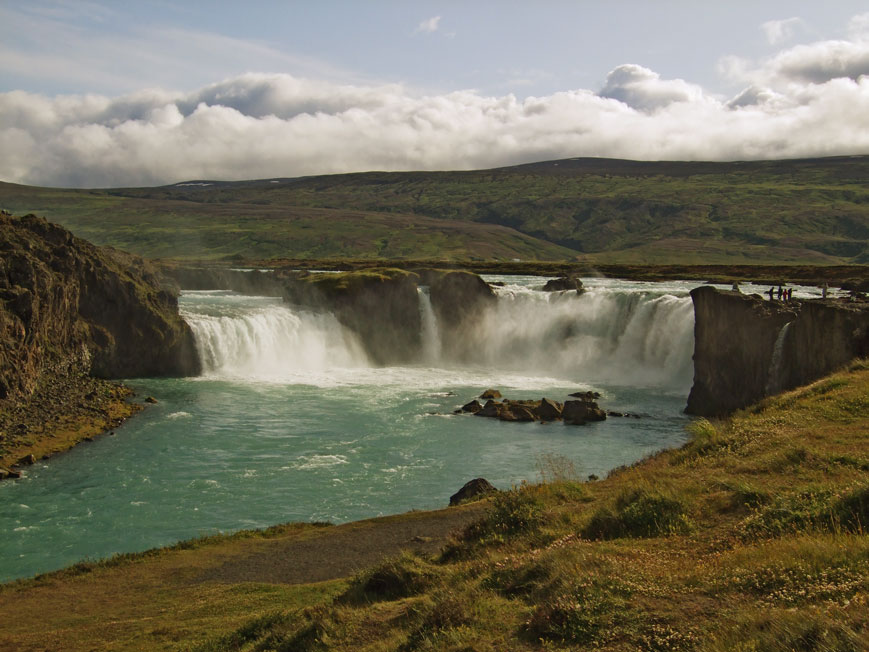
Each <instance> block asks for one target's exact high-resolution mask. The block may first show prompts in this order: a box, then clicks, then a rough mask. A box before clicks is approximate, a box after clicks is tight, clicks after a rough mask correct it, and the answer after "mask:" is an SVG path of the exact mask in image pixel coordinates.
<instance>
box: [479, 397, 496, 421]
mask: <svg viewBox="0 0 869 652" xmlns="http://www.w3.org/2000/svg"><path fill="white" fill-rule="evenodd" d="M500 408H501V404H500V403H496V402H495V401H493V400H491V399H489V400H488V401H486V404H485V405H484V406H483V408H482V409H481V410H480V411H479V412H476V413H475V414H476V416H478V417H497V416H498V413H499V412H500Z"/></svg>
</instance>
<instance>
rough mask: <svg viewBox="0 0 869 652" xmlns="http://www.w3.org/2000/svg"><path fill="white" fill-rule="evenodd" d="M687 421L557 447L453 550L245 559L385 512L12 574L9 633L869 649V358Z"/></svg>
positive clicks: (252, 644)
mask: <svg viewBox="0 0 869 652" xmlns="http://www.w3.org/2000/svg"><path fill="white" fill-rule="evenodd" d="M456 418H462V417H456ZM468 418H473V417H468ZM505 427H509V425H506V426H505ZM691 431H692V434H693V438H692V440H691V441H690V442H689V443H688V444H687V445H686V446H685V447H683V448H682V449H680V450H675V451H667V452H663V453H660V454H658V455H656V456H654V457H652V458H650V459H647V460H644V461H642V462H640V463H638V464H636V465H634V466H632V467H630V468H625V469H620V470H617V471H616V472H614V473H612V474H611V475H610V476H609V477H608V478H606V479H602V480H596V481H592V482H580V481H578V479H577V478H576V477H575V473H574V472H573V471H572V468H571V464H570V463H569V462H568V461H565V460H557V459H555V460H544V462H543V463H542V464H541V473H542V476H543V477H542V479H543V480H544V481H545V482H544V483H541V484H538V485H532V486H524V487H520V488H516V489H513V490H511V491H506V492H501V493H500V494H499V495H497V496H496V497H495V498H494V499H492V500H491V501H490V502H489V503H488V505H486V510H485V512H483V513H482V514H481V515H480V516H479V517H477V518H476V520H474V521H472V522H471V523H470V524H469V525H466V526H464V527H463V529H461V530H460V532H459V533H458V534H456V535H455V536H454V537H453V539H452V540H451V541H450V542H449V543H448V544H447V545H446V546H445V547H444V548H443V549H442V550H441V551H440V552H439V553H436V554H433V555H432V554H428V553H422V552H417V553H407V552H406V553H403V554H400V555H393V556H391V557H388V558H386V559H383V560H382V561H380V562H378V563H375V564H374V565H373V566H368V567H367V568H365V569H363V570H360V571H359V572H358V573H356V574H355V575H352V576H350V577H347V578H346V579H337V580H332V581H326V582H321V583H318V584H305V583H300V584H287V583H282V582H281V580H280V578H279V576H278V574H275V575H274V576H273V578H272V581H269V580H268V579H267V576H262V575H259V576H248V577H247V579H248V581H241V580H243V579H244V578H245V575H244V574H243V573H241V572H240V571H239V572H238V573H235V574H233V569H243V568H245V567H249V566H250V565H251V560H252V559H261V558H262V555H260V556H259V557H258V556H257V550H259V551H260V552H261V551H262V549H263V546H266V545H270V546H278V545H280V546H283V547H282V548H281V550H282V553H281V556H280V559H277V557H275V558H274V559H275V562H278V561H280V562H281V563H283V564H285V565H290V566H292V565H293V562H294V561H295V560H300V559H301V557H300V556H299V555H298V554H297V552H294V548H293V541H294V540H299V539H300V538H301V539H305V540H307V541H309V542H314V545H318V546H322V547H323V549H324V550H325V549H326V546H328V542H329V541H331V540H334V539H335V537H340V536H341V533H342V532H343V531H344V530H346V529H352V528H357V529H358V528H365V527H371V528H375V531H376V528H377V527H378V524H377V523H373V522H367V524H366V522H362V523H356V524H348V525H346V526H339V527H335V528H316V527H310V526H309V527H303V526H284V527H282V528H278V529H276V530H274V531H273V532H272V533H270V534H269V535H268V536H269V537H272V542H271V543H269V542H268V541H266V540H265V539H263V537H262V536H259V537H252V538H251V537H248V538H245V537H234V538H230V539H219V540H211V541H204V542H198V543H192V544H188V545H185V546H182V548H187V549H180V550H173V551H162V552H155V553H151V554H149V555H144V556H132V557H131V558H129V559H121V560H117V561H115V562H112V563H108V564H89V565H87V564H86V565H82V566H80V567H79V568H77V569H73V570H72V571H66V572H62V573H60V574H56V575H53V576H48V577H44V578H41V579H37V580H31V581H26V582H21V583H17V584H12V585H8V586H6V587H2V588H0V620H2V622H4V630H3V632H2V633H0V649H16V650H17V649H21V650H29V649H46V648H45V646H44V642H45V641H46V640H49V641H53V640H59V639H58V637H62V639H60V640H63V641H64V646H65V647H64V649H69V650H75V649H94V650H102V649H179V648H180V649H193V650H199V651H202V652H205V651H241V650H245V651H252V650H293V651H305V650H312V651H313V650H347V651H350V650H353V651H356V650H371V651H375V650H377V651H383V650H454V651H458V650H479V651H487V650H491V651H493V652H494V651H496V650H498V651H501V650H523V651H524V650H528V651H530V650H541V649H543V650H547V649H548V650H577V649H601V650H614V651H615V650H625V651H627V650H646V651H654V652H658V651H664V650H676V651H679V650H682V651H689V650H697V651H704V652H706V651H708V652H712V651H714V652H724V651H728V652H732V651H743V652H748V651H758V650H770V651H773V650H775V651H778V650H780V651H782V652H784V651H790V650H800V651H803V650H807V651H812V650H816V651H818V652H820V651H822V650H823V651H832V652H839V651H841V652H845V651H849V652H850V651H858V650H865V649H869V538H867V524H869V478H867V472H869V363H867V362H866V361H863V362H855V363H854V364H853V365H852V366H851V367H850V369H848V370H844V371H842V372H840V373H837V374H834V375H832V376H830V377H827V378H825V379H822V380H820V381H818V382H816V383H814V384H812V385H810V386H807V387H804V388H800V389H797V390H795V391H792V392H788V393H786V394H783V395H781V396H778V397H775V398H771V399H767V400H766V401H765V402H764V403H762V404H760V405H758V406H755V407H754V408H752V409H750V410H747V411H744V412H740V413H737V414H736V415H734V416H733V417H732V418H731V419H729V420H727V421H724V422H719V423H710V422H708V421H703V420H701V421H698V422H695V423H694V424H693V426H692V427H691ZM577 436H578V437H581V436H582V434H581V433H578V434H577ZM469 507H470V506H469ZM453 513H455V514H462V512H461V511H453V510H452V509H451V510H445V511H443V512H432V513H411V514H408V515H404V516H400V517H393V519H392V522H394V523H400V522H402V521H412V520H413V519H425V518H429V516H427V514H431V515H432V516H437V515H439V514H444V515H446V516H444V518H448V517H449V515H450V514H453ZM438 517H439V516H438ZM439 518H440V517H439ZM358 532H359V531H358V530H357V533H356V534H358ZM354 536H355V534H354ZM294 538H295V539H294ZM423 538H424V537H423ZM318 542H319V543H318ZM273 549H277V548H273ZM335 554H340V552H337V553H334V554H332V555H329V554H324V555H320V557H319V558H320V559H323V560H324V563H332V562H334V555H335ZM353 554H359V551H354V553H353ZM299 565H302V563H301V561H300V562H299ZM215 568H219V569H221V572H214V569H215ZM209 569H210V570H209ZM319 579H322V577H319ZM296 581H299V580H298V579H297V580H296ZM161 583H162V584H161ZM72 596H75V597H76V600H77V602H76V604H77V605H78V606H76V607H64V605H66V604H68V603H67V601H68V600H70V599H71V598H72ZM81 605H86V606H85V607H82V606H81ZM4 645H6V646H7V647H6V648H4V647H3V646H4ZM48 648H49V649H51V647H50V646H48Z"/></svg>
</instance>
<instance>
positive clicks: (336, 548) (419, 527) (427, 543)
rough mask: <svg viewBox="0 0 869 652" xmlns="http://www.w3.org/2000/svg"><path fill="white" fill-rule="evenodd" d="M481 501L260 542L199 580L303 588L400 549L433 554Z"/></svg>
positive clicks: (475, 515)
mask: <svg viewBox="0 0 869 652" xmlns="http://www.w3.org/2000/svg"><path fill="white" fill-rule="evenodd" d="M485 508H486V503H485V502H484V503H476V504H471V505H467V506H464V507H460V508H450V509H443V510H438V511H434V512H419V513H415V512H412V513H410V514H404V515H401V516H398V517H384V518H378V519H371V520H368V521H358V522H355V523H347V524H345V525H339V526H335V527H325V528H323V529H321V530H316V531H314V532H313V533H311V534H309V535H308V536H305V537H304V538H296V537H293V538H288V539H274V540H263V541H262V542H259V543H258V545H257V546H256V549H255V550H254V551H253V552H250V553H247V554H245V555H243V556H239V557H235V558H233V559H230V560H226V561H225V562H224V563H223V564H221V565H219V566H216V567H213V568H209V569H206V570H205V571H203V573H202V574H201V575H200V576H199V578H198V579H199V580H200V581H216V582H224V583H236V582H269V583H275V584H305V583H309V582H322V581H325V580H332V579H337V578H341V577H347V576H349V575H352V574H353V573H355V572H356V571H358V570H360V569H363V568H366V567H368V566H371V565H373V564H376V563H378V562H379V561H381V560H382V559H384V558H386V557H390V556H393V555H397V554H398V553H399V552H400V551H402V550H410V551H412V552H416V553H419V554H434V553H436V552H438V551H439V550H440V549H441V548H442V547H443V545H444V544H445V543H446V542H447V540H448V538H449V534H450V533H451V532H453V531H460V530H461V529H462V528H464V527H465V526H466V525H467V524H468V523H470V522H471V521H473V520H475V519H477V518H479V516H480V515H481V513H482V512H483V510H484V509H485Z"/></svg>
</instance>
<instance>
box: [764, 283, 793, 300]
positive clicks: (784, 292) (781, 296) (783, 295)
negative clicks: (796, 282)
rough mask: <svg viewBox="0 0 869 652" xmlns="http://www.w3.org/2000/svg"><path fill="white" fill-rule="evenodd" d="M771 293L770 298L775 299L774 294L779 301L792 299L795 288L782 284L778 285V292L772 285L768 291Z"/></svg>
mask: <svg viewBox="0 0 869 652" xmlns="http://www.w3.org/2000/svg"><path fill="white" fill-rule="evenodd" d="M767 294H768V295H769V300H770V301H772V300H773V298H772V297H773V294H775V295H776V299H778V300H779V301H790V300H791V299H793V298H794V289H793V288H782V286H781V285H779V286H778V292H776V291H775V288H774V287H771V288H770V289H769V291H768V292H767Z"/></svg>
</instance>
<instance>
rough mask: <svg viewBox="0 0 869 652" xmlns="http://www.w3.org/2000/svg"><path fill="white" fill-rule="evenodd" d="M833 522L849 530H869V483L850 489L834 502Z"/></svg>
mask: <svg viewBox="0 0 869 652" xmlns="http://www.w3.org/2000/svg"><path fill="white" fill-rule="evenodd" d="M832 512H833V524H834V525H838V526H840V527H841V528H842V529H844V530H847V531H849V532H860V533H865V532H867V531H869V485H866V486H863V487H858V488H857V489H854V490H852V491H849V492H848V493H846V494H845V495H844V496H842V497H841V498H839V499H838V500H836V501H835V502H834V503H833V506H832Z"/></svg>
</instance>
